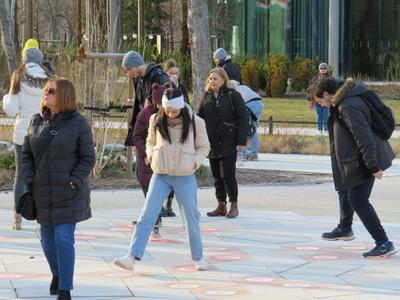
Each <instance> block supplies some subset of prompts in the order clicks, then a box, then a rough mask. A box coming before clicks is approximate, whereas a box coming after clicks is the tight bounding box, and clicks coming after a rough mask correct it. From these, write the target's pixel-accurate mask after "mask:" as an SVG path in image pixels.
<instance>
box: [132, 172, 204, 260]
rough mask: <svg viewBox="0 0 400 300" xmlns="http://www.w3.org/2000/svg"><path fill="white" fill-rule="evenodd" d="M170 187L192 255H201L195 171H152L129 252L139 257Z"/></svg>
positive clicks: (200, 256) (198, 258)
mask: <svg viewBox="0 0 400 300" xmlns="http://www.w3.org/2000/svg"><path fill="white" fill-rule="evenodd" d="M171 191H174V192H175V198H176V201H177V203H178V206H179V210H180V212H181V216H182V222H183V224H184V225H185V229H186V236H187V237H188V239H189V246H190V252H191V256H192V259H193V260H194V261H198V260H200V259H202V258H203V245H202V241H201V235H200V225H199V214H198V210H197V181H196V177H195V176H194V174H192V175H187V176H170V175H165V174H156V173H154V174H153V175H152V176H151V180H150V185H149V190H148V192H147V196H146V200H145V203H144V207H143V209H142V212H141V214H140V217H139V219H138V222H137V224H136V226H135V230H134V232H133V235H132V240H131V244H130V246H129V254H130V255H131V256H133V257H135V258H136V259H139V260H140V259H141V258H142V257H143V254H144V250H145V249H146V246H147V242H148V239H149V236H150V233H151V230H152V229H153V227H154V224H155V222H156V220H157V217H158V214H159V213H160V210H161V207H162V205H163V203H164V201H165V199H166V198H167V197H168V195H169V193H170V192H171Z"/></svg>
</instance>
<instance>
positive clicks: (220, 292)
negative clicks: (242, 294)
mask: <svg viewBox="0 0 400 300" xmlns="http://www.w3.org/2000/svg"><path fill="white" fill-rule="evenodd" d="M206 294H207V295H213V296H232V295H235V294H236V292H235V291H229V290H216V291H207V292H206Z"/></svg>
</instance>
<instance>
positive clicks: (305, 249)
mask: <svg viewBox="0 0 400 300" xmlns="http://www.w3.org/2000/svg"><path fill="white" fill-rule="evenodd" d="M320 249H321V248H319V247H313V246H301V247H296V250H300V251H316V250H320Z"/></svg>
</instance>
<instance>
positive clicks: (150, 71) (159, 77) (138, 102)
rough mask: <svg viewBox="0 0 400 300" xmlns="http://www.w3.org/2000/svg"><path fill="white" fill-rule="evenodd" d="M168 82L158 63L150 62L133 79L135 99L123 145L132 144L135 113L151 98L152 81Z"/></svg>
mask: <svg viewBox="0 0 400 300" xmlns="http://www.w3.org/2000/svg"><path fill="white" fill-rule="evenodd" d="M167 82H170V79H169V77H168V75H167V74H166V73H165V72H164V70H163V68H162V67H161V66H160V65H157V64H155V63H150V64H148V65H147V69H146V72H145V74H144V76H143V77H138V78H136V79H133V85H134V87H135V100H134V102H133V112H132V119H131V122H130V124H129V128H128V135H127V137H126V139H125V146H133V142H132V135H133V129H134V128H135V124H136V119H137V115H138V114H139V112H140V111H141V110H142V109H143V104H144V101H145V100H146V99H149V100H151V98H152V95H151V93H152V88H151V86H152V85H153V83H158V84H161V85H162V84H164V83H167Z"/></svg>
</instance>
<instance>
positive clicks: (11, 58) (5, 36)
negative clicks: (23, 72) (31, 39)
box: [0, 1, 17, 75]
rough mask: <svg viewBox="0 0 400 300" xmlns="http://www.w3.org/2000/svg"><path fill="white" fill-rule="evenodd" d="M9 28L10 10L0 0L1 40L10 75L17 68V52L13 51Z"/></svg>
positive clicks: (11, 35) (10, 23)
mask: <svg viewBox="0 0 400 300" xmlns="http://www.w3.org/2000/svg"><path fill="white" fill-rule="evenodd" d="M11 28H13V26H12V22H11V18H10V11H9V10H8V8H7V7H6V3H5V1H0V29H1V36H2V39H1V40H2V42H3V48H4V51H5V53H6V57H7V64H8V72H9V74H10V75H11V74H12V72H13V71H14V70H15V69H16V68H17V53H16V51H15V44H14V39H13V32H11V30H10V29H11Z"/></svg>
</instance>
